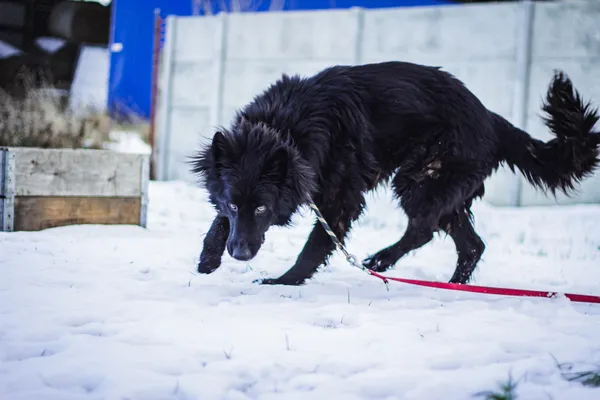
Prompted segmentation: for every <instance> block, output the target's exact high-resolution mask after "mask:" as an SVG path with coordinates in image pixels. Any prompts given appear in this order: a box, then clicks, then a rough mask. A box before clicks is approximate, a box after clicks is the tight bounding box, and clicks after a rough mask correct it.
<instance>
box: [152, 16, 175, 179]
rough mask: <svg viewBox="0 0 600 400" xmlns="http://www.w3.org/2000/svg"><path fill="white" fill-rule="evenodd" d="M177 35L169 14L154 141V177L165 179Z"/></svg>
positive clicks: (167, 171) (166, 175)
mask: <svg viewBox="0 0 600 400" xmlns="http://www.w3.org/2000/svg"><path fill="white" fill-rule="evenodd" d="M176 36H177V18H176V17H174V16H172V15H169V16H168V17H167V18H166V26H165V43H164V46H163V51H162V53H163V55H164V56H163V60H162V62H163V66H164V68H163V70H162V75H161V76H160V80H161V85H160V87H161V96H160V106H159V108H158V110H159V111H160V113H159V115H160V118H159V119H158V121H159V124H158V128H159V129H158V141H157V142H156V152H157V154H156V179H157V180H167V179H168V178H169V144H170V136H171V111H172V110H171V91H172V87H171V86H172V82H173V79H172V75H173V62H174V60H173V59H174V55H175V41H176V39H177V38H176Z"/></svg>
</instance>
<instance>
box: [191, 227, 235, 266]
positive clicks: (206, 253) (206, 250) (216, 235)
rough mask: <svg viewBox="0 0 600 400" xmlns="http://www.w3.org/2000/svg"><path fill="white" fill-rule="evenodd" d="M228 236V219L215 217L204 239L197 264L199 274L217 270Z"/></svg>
mask: <svg viewBox="0 0 600 400" xmlns="http://www.w3.org/2000/svg"><path fill="white" fill-rule="evenodd" d="M228 236H229V219H227V217H219V216H217V217H216V218H215V219H214V220H213V222H212V224H211V225H210V228H209V229H208V232H207V233H206V236H205V237H204V245H203V247H202V252H201V253H200V260H199V262H198V272H199V273H201V274H210V273H211V272H214V271H215V270H216V269H217V268H219V266H220V265H221V257H222V256H223V252H224V251H225V246H226V245H227V237H228Z"/></svg>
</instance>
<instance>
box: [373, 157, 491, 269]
mask: <svg viewBox="0 0 600 400" xmlns="http://www.w3.org/2000/svg"><path fill="white" fill-rule="evenodd" d="M442 168H443V166H442ZM473 170H475V169H474V168H466V166H462V165H461V166H459V168H452V172H448V171H444V170H442V171H439V172H438V171H435V174H432V175H427V174H423V177H422V179H419V180H417V181H415V180H411V179H410V177H406V176H405V175H403V174H401V173H399V174H397V175H396V176H395V177H394V180H393V182H392V185H393V188H394V191H395V194H396V196H397V197H398V198H400V204H401V205H402V208H403V209H404V211H405V212H406V215H407V216H408V219H409V223H408V227H407V229H406V232H405V233H404V236H403V237H402V238H401V239H400V240H399V241H398V242H396V243H394V244H393V245H391V246H389V247H386V248H385V249H383V250H380V251H379V252H377V253H375V254H374V255H372V256H370V257H368V258H366V259H365V260H364V261H363V265H364V266H365V267H367V268H370V269H373V270H374V271H377V272H383V271H386V270H387V269H389V268H390V267H392V266H393V265H394V264H395V263H396V262H397V261H398V260H399V259H400V258H402V257H404V256H405V255H406V254H407V253H409V252H410V251H413V250H416V249H418V248H420V247H422V246H424V245H425V244H427V243H429V241H431V239H432V238H433V233H434V232H437V231H439V230H440V219H441V217H442V216H443V215H450V214H451V213H452V212H453V210H456V209H458V208H459V207H464V204H465V199H471V198H472V197H473V196H474V195H477V194H479V191H481V188H482V185H481V182H482V181H483V179H484V177H482V176H478V175H477V174H473V173H464V172H460V171H473ZM455 171H459V172H455Z"/></svg>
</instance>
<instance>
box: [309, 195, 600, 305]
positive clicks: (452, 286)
mask: <svg viewBox="0 0 600 400" xmlns="http://www.w3.org/2000/svg"><path fill="white" fill-rule="evenodd" d="M310 207H311V208H312V209H313V211H314V212H315V214H317V219H318V220H319V222H321V224H322V225H323V228H324V229H325V232H327V234H328V235H329V237H331V240H333V242H334V243H335V245H336V246H337V248H338V249H340V251H341V252H342V253H344V255H345V256H346V260H347V261H348V263H349V264H350V265H352V266H354V267H356V268H360V269H362V270H363V271H366V272H367V273H369V274H371V275H373V276H375V277H377V278H379V279H381V280H382V281H383V282H384V283H385V286H386V288H388V290H389V287H388V281H396V282H402V283H408V284H410V285H418V286H426V287H432V288H438V289H446V290H459V291H463V292H471V293H485V294H497V295H501V296H519V297H545V298H554V297H558V296H560V295H563V296H565V297H566V298H568V299H569V300H571V301H575V302H580V303H595V304H600V296H590V295H586V294H572V293H559V292H547V291H541V290H525V289H508V288H499V287H488V286H475V285H463V284H460V285H459V284H456V283H444V282H432V281H421V280H416V279H404V278H390V277H387V276H383V275H380V274H378V273H377V272H375V271H373V270H371V269H368V268H366V267H364V266H363V265H360V264H359V263H358V262H357V261H356V257H354V256H353V255H352V254H350V253H348V251H347V250H346V248H345V247H344V245H343V244H342V243H341V242H340V241H339V240H338V238H337V237H336V236H335V233H334V232H333V230H332V229H331V227H330V226H329V224H328V223H327V221H326V220H325V218H324V217H323V214H321V211H319V208H318V207H317V206H316V204H315V203H313V202H311V203H310Z"/></svg>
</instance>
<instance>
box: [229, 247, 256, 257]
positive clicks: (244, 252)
mask: <svg viewBox="0 0 600 400" xmlns="http://www.w3.org/2000/svg"><path fill="white" fill-rule="evenodd" d="M233 258H235V259H236V260H240V261H248V260H249V259H251V258H252V252H251V251H250V249H249V248H248V246H238V247H236V248H235V249H233Z"/></svg>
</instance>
